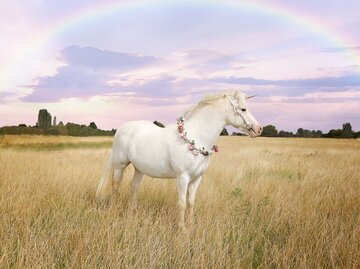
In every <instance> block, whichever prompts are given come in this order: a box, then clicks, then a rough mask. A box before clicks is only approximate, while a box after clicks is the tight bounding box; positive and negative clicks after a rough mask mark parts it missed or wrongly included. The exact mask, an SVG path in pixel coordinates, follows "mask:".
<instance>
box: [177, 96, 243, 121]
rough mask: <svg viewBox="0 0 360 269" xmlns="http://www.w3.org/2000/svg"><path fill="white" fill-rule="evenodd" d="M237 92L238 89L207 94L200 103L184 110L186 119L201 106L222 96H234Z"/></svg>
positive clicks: (211, 102)
mask: <svg viewBox="0 0 360 269" xmlns="http://www.w3.org/2000/svg"><path fill="white" fill-rule="evenodd" d="M235 93H236V91H235V92H234V91H224V92H212V93H207V94H205V95H204V97H203V98H202V99H201V100H200V101H199V103H198V104H196V105H194V106H192V107H190V108H189V109H187V110H185V111H184V113H183V115H184V119H189V118H190V117H191V116H192V115H193V114H194V113H195V112H196V111H198V110H199V109H200V108H202V107H204V106H206V105H209V104H213V103H215V102H216V101H218V100H220V99H222V98H225V97H228V96H234V94H235Z"/></svg>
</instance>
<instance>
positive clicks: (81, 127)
mask: <svg viewBox="0 0 360 269" xmlns="http://www.w3.org/2000/svg"><path fill="white" fill-rule="evenodd" d="M154 124H155V125H157V126H159V127H161V128H164V127H165V125H164V124H163V123H161V122H159V121H154ZM115 132H116V129H112V130H101V129H98V127H97V126H96V123H95V122H91V123H90V124H89V125H85V124H77V123H72V122H68V123H67V124H65V125H64V124H63V123H62V122H61V121H60V122H59V124H57V122H56V117H54V119H53V121H52V117H51V114H50V113H49V112H48V111H47V110H46V109H41V110H40V111H39V114H38V121H37V122H36V124H35V125H34V126H26V124H19V125H18V126H4V127H2V128H0V134H35V135H70V136H112V135H114V134H115ZM220 135H221V136H227V135H229V133H228V131H227V129H226V128H224V129H223V130H222V132H221V134H220ZM232 135H235V136H237V135H239V136H240V135H244V134H242V133H237V132H233V133H232ZM261 136H263V137H305V138H321V137H325V138H360V132H355V131H353V130H352V126H351V124H350V123H349V122H347V123H344V124H343V125H342V129H332V130H330V131H329V132H328V133H323V132H322V131H320V130H307V129H303V128H299V129H298V130H297V132H296V133H293V132H288V131H283V130H280V131H278V130H277V128H276V127H275V126H274V125H271V124H269V125H266V126H264V127H263V131H262V134H261Z"/></svg>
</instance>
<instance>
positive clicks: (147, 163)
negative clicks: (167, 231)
mask: <svg viewBox="0 0 360 269" xmlns="http://www.w3.org/2000/svg"><path fill="white" fill-rule="evenodd" d="M229 98H231V102H233V104H235V105H236V111H238V112H239V111H240V113H242V114H241V116H239V115H238V114H237V113H236V111H235V108H234V107H233V105H231V104H230V102H229ZM241 109H246V111H242V110H241ZM184 118H185V121H184V128H185V131H186V132H187V136H188V138H189V139H194V140H195V143H196V146H197V147H205V149H206V150H209V151H210V150H211V148H212V146H213V144H214V143H215V142H216V140H217V138H218V136H219V134H220V132H221V131H222V129H223V128H224V126H225V125H233V126H235V127H237V128H240V129H243V130H244V131H246V132H247V133H248V134H249V135H250V136H251V137H255V136H257V135H259V134H260V133H261V127H260V125H259V123H258V122H257V121H256V120H255V118H254V117H253V116H252V115H251V113H250V112H249V110H248V108H247V106H246V96H245V95H244V94H243V93H241V92H239V91H236V92H232V93H226V94H223V93H222V94H216V95H211V96H206V97H204V98H203V100H202V101H201V102H200V103H199V104H198V105H197V106H196V107H194V108H192V109H191V110H189V111H187V112H186V113H185V117H184ZM244 119H245V120H246V121H247V123H249V122H250V123H251V126H252V129H251V130H249V129H246V128H245V127H246V124H245V123H244ZM209 159H210V157H209V156H203V155H201V154H200V155H198V156H195V155H194V154H193V153H192V152H191V151H190V150H189V149H188V145H187V144H186V143H185V142H184V141H183V140H182V139H181V138H180V137H179V133H178V130H177V125H176V124H170V125H168V126H166V127H165V128H159V127H158V126H156V125H154V124H153V123H152V122H148V121H132V122H128V123H125V124H124V125H122V126H121V127H120V128H119V129H118V130H117V132H116V134H115V138H114V143H113V150H112V152H111V153H110V156H109V160H108V165H107V169H106V170H105V173H104V175H103V177H102V179H101V181H100V184H99V186H98V189H97V197H98V198H104V197H106V196H107V190H108V189H109V187H111V189H112V191H113V192H116V191H118V188H119V184H120V182H121V179H122V175H123V171H124V169H125V168H126V166H127V165H128V164H130V163H132V164H133V166H134V167H135V174H134V178H133V180H132V184H131V185H132V198H131V206H132V208H136V196H137V190H138V187H139V184H140V182H141V179H142V177H143V175H144V174H146V175H149V176H152V177H157V178H176V180H177V189H178V206H179V212H180V215H179V227H180V228H181V229H182V230H185V224H184V212H185V208H186V199H187V201H188V203H189V205H190V217H191V220H192V216H193V208H194V201H195V195H196V191H197V188H198V186H199V183H200V181H201V176H202V174H203V173H204V172H205V170H206V169H207V167H208V164H209ZM112 175H113V176H112ZM187 192H188V197H186V196H187Z"/></svg>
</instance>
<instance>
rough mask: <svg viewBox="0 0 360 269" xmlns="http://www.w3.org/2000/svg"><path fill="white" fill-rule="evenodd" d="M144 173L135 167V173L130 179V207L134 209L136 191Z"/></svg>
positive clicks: (135, 205)
mask: <svg viewBox="0 0 360 269" xmlns="http://www.w3.org/2000/svg"><path fill="white" fill-rule="evenodd" d="M143 176H144V174H143V173H141V172H140V171H139V170H137V169H136V168H135V173H134V176H133V178H132V181H131V202H130V208H131V209H132V210H136V207H137V193H138V189H139V186H140V182H141V180H142V178H143Z"/></svg>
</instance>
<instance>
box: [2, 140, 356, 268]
mask: <svg viewBox="0 0 360 269" xmlns="http://www.w3.org/2000/svg"><path fill="white" fill-rule="evenodd" d="M218 144H219V146H220V152H219V153H218V154H216V155H214V156H213V157H212V160H211V163H210V166H209V169H208V170H207V172H206V174H205V176H204V180H203V182H202V183H201V185H200V188H199V191H198V196H197V202H196V208H195V225H194V227H193V228H192V229H190V230H189V232H188V234H182V233H181V232H179V231H177V228H176V223H177V208H176V202H177V198H176V197H177V194H176V193H177V192H176V186H175V181H174V180H164V179H151V178H145V179H144V180H143V182H142V185H141V187H140V192H139V202H138V205H139V209H138V212H137V213H133V212H131V211H130V210H128V201H129V196H130V187H129V181H130V178H131V176H132V172H133V168H132V167H129V168H127V170H126V172H125V178H124V181H123V183H122V186H121V187H122V194H121V195H120V196H119V197H118V198H117V199H114V200H113V201H112V202H111V203H110V204H109V205H107V206H104V205H99V204H97V203H96V202H95V190H96V187H97V184H98V181H99V178H100V176H101V174H102V171H103V168H104V164H105V161H106V158H107V153H108V152H109V149H110V145H111V138H103V137H101V138H71V137H39V136H38V137H31V136H30V137H26V136H25V137H24V136H22V137H16V136H6V137H3V138H1V139H0V267H1V268H96V267H97V268H130V267H131V268H360V141H359V140H331V139H294V138H292V139H276V138H275V139H272V138H257V139H250V138H246V137H222V138H220V139H219V143H218Z"/></svg>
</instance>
